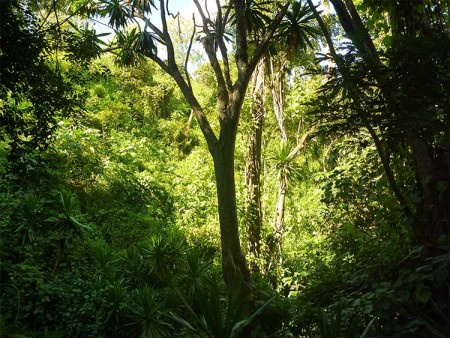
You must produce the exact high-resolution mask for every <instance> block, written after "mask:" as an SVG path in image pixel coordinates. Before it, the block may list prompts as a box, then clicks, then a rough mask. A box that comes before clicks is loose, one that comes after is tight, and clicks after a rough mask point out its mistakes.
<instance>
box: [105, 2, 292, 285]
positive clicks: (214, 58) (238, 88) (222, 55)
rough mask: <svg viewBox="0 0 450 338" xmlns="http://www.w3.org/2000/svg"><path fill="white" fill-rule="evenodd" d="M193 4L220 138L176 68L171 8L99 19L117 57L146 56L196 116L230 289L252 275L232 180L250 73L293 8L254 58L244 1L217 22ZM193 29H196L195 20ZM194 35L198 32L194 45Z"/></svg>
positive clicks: (146, 7)
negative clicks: (111, 33) (111, 32)
mask: <svg viewBox="0 0 450 338" xmlns="http://www.w3.org/2000/svg"><path fill="white" fill-rule="evenodd" d="M194 3H195V5H196V8H197V11H198V13H199V16H200V18H201V22H200V25H199V26H200V27H201V30H202V31H201V34H200V35H199V36H198V37H197V39H198V40H199V41H200V42H201V44H202V46H203V48H204V50H205V53H206V55H207V56H208V59H209V63H210V66H211V68H212V69H213V70H214V74H215V77H216V80H217V87H216V93H217V112H218V120H219V132H218V135H217V134H216V133H215V132H214V130H213V128H212V127H211V125H210V123H209V121H208V119H207V116H206V113H205V110H204V107H202V106H201V105H200V103H199V101H198V100H197V98H196V96H195V93H194V92H193V88H192V85H191V81H190V75H189V72H188V70H187V67H184V69H183V68H182V67H180V65H178V64H177V63H176V56H175V48H174V45H173V40H172V38H171V36H170V34H169V31H168V25H167V17H168V15H169V14H170V13H169V10H168V2H167V1H164V0H160V1H158V2H155V1H136V2H134V1H133V2H129V1H125V2H118V1H112V2H109V1H104V2H101V3H100V12H99V13H100V14H101V15H103V16H105V17H108V18H109V24H110V26H111V27H113V28H114V29H116V30H118V40H117V42H118V45H117V46H116V47H114V48H117V47H118V48H119V56H122V59H123V61H126V62H129V63H133V62H137V60H138V59H139V58H140V57H142V56H145V57H148V58H150V59H152V60H153V61H154V62H156V63H157V64H158V65H159V66H160V67H161V68H162V69H163V70H164V71H165V72H166V73H167V74H169V75H170V76H171V77H172V78H173V79H174V80H175V82H176V83H177V85H178V86H179V88H180V89H181V91H182V93H183V95H184V97H185V98H186V101H187V102H188V103H189V105H190V106H191V108H192V110H193V113H194V116H195V118H196V120H197V122H198V124H199V126H200V129H201V131H202V133H203V135H204V137H205V140H206V142H207V145H208V149H209V152H210V154H211V156H212V159H213V163H214V169H215V178H216V184H217V198H218V208H219V222H220V234H221V248H222V267H223V274H224V279H225V282H226V284H227V285H228V286H231V285H232V283H233V282H234V281H235V280H237V279H244V280H248V279H249V270H248V267H247V264H246V260H245V257H244V254H243V252H242V249H241V245H240V238H239V228H238V217H237V206H236V187H235V175H234V156H235V154H234V152H235V143H236V134H237V129H238V123H239V119H240V114H241V107H242V104H243V101H244V98H245V93H246V90H247V87H248V84H249V81H250V78H251V76H252V73H253V71H254V69H255V67H256V66H257V64H258V62H259V60H260V58H261V57H262V55H263V54H264V52H265V50H266V49H267V46H268V44H269V42H270V40H271V38H272V36H273V34H274V32H275V30H276V28H277V26H278V25H279V23H280V21H281V19H282V18H283V16H284V14H285V12H286V10H287V9H288V7H289V5H290V2H289V1H287V2H286V3H285V4H284V5H283V6H282V7H281V8H280V10H279V11H278V12H277V13H276V14H275V15H274V16H273V20H272V22H271V24H270V25H269V26H268V27H267V30H266V33H265V34H264V36H263V37H262V39H261V41H260V43H259V44H258V45H257V46H256V48H255V49H254V51H253V53H251V52H250V49H249V42H248V36H247V20H246V4H247V2H246V1H243V0H232V1H229V2H228V3H227V6H226V7H221V5H220V1H219V0H216V11H217V12H216V13H215V17H212V16H211V14H210V11H209V10H208V8H207V7H206V6H202V5H201V4H200V2H199V1H198V0H194ZM152 8H155V9H157V10H158V11H159V14H160V20H161V24H160V26H159V27H158V25H157V24H156V23H155V21H154V20H153V19H152V17H151V15H150V14H151V11H152ZM231 18H233V20H231ZM138 19H139V20H142V21H143V22H144V24H145V27H142V28H141V26H139V27H138V28H135V29H132V30H129V31H128V32H127V31H126V30H125V28H126V26H127V25H128V23H130V22H133V21H134V22H136V20H138ZM194 25H195V27H197V24H196V22H195V18H194ZM230 25H232V26H233V27H230ZM230 29H231V30H230ZM230 31H232V32H233V47H234V58H235V60H234V61H235V64H236V69H237V76H236V78H234V79H233V78H232V74H231V71H230V62H231V61H230V53H229V52H228V47H227V44H226V42H227V33H228V32H230ZM194 35H195V30H194V31H193V34H192V37H191V42H192V41H193V40H194ZM156 41H158V42H159V43H160V44H161V45H163V46H164V48H165V55H164V56H162V54H161V53H158V49H157V44H156ZM188 57H189V53H187V55H186V62H185V65H187V64H188V63H187V59H188Z"/></svg>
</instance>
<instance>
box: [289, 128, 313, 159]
mask: <svg viewBox="0 0 450 338" xmlns="http://www.w3.org/2000/svg"><path fill="white" fill-rule="evenodd" d="M313 131H314V128H311V129H310V130H308V131H307V132H306V133H305V134H303V136H302V138H301V139H300V141H299V142H298V143H297V145H296V146H295V148H294V149H292V151H291V152H290V153H289V155H288V156H287V157H286V161H289V160H291V159H293V158H294V157H295V156H297V155H298V153H299V151H300V150H302V149H303V148H304V147H305V145H306V141H307V140H308V138H309V137H310V136H311V134H312V133H313Z"/></svg>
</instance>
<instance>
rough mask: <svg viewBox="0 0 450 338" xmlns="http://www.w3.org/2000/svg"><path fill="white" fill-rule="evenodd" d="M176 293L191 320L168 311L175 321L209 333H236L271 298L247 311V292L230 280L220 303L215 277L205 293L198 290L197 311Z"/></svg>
mask: <svg viewBox="0 0 450 338" xmlns="http://www.w3.org/2000/svg"><path fill="white" fill-rule="evenodd" d="M179 297H180V298H181V300H182V301H183V304H184V306H185V308H186V310H188V312H189V314H190V316H191V317H192V321H191V322H189V321H187V320H186V319H183V318H182V317H180V316H179V315H177V314H176V313H171V316H172V317H173V318H174V319H175V321H176V322H177V323H179V324H180V325H182V326H183V327H185V328H187V329H188V330H189V331H190V332H192V333H194V334H198V335H206V336H212V337H236V336H238V335H239V333H240V332H241V331H242V330H244V329H245V328H246V327H247V326H249V325H250V324H251V323H252V322H253V321H254V320H255V319H256V318H257V317H258V316H259V315H261V313H262V312H263V311H264V310H265V309H266V308H267V307H268V306H269V304H270V303H271V301H272V300H273V299H269V300H267V301H266V302H264V304H263V305H261V306H260V307H259V308H258V309H257V310H256V311H255V312H253V313H252V314H249V313H248V307H249V304H248V296H246V295H245V291H243V287H242V285H241V283H239V282H236V283H235V284H234V286H233V288H232V289H231V292H230V294H229V297H228V302H227V304H226V305H225V304H223V303H222V299H221V297H220V291H219V284H218V282H217V280H215V279H211V280H210V283H209V286H208V288H207V293H201V294H198V297H197V302H198V308H199V310H198V312H196V311H194V310H193V309H192V307H191V306H190V305H189V303H188V302H187V301H186V299H185V298H184V297H183V295H182V294H181V293H179Z"/></svg>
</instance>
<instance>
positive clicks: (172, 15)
mask: <svg viewBox="0 0 450 338" xmlns="http://www.w3.org/2000/svg"><path fill="white" fill-rule="evenodd" d="M166 11H167V15H170V16H171V17H172V18H173V19H176V18H177V17H178V16H179V15H180V12H178V13H177V14H176V15H174V14H173V13H171V12H170V10H169V0H166Z"/></svg>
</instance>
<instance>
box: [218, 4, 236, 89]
mask: <svg viewBox="0 0 450 338" xmlns="http://www.w3.org/2000/svg"><path fill="white" fill-rule="evenodd" d="M216 6H217V22H216V39H217V44H218V46H219V49H220V54H221V55H222V60H223V70H224V73H225V81H226V84H227V88H228V90H231V88H232V87H233V83H232V82H231V75H230V65H229V61H228V53H227V47H226V45H225V41H224V31H225V24H224V20H223V18H222V7H221V6H220V0H216Z"/></svg>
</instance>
